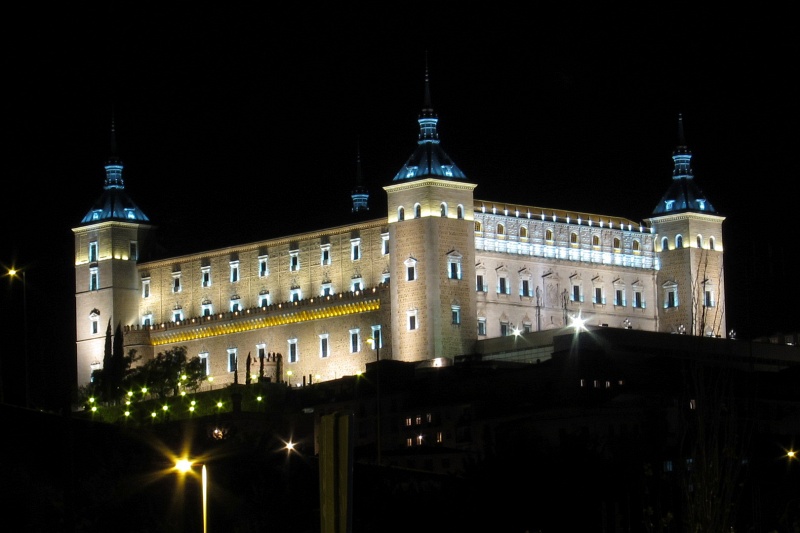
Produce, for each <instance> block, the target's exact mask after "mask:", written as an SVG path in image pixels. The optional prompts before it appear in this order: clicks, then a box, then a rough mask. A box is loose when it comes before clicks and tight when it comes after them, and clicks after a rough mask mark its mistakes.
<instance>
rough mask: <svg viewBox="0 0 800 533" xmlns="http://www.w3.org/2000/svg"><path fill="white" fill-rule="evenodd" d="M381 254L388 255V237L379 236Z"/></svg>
mask: <svg viewBox="0 0 800 533" xmlns="http://www.w3.org/2000/svg"><path fill="white" fill-rule="evenodd" d="M381 253H382V254H383V255H386V254H388V253H389V236H388V235H381Z"/></svg>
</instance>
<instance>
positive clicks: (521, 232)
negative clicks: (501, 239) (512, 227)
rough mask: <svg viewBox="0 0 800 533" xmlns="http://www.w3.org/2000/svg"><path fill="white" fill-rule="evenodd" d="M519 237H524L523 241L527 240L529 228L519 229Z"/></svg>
mask: <svg viewBox="0 0 800 533" xmlns="http://www.w3.org/2000/svg"><path fill="white" fill-rule="evenodd" d="M519 236H520V237H522V238H523V239H527V238H528V227H527V226H522V227H520V228H519Z"/></svg>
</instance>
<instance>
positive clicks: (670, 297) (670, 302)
mask: <svg viewBox="0 0 800 533" xmlns="http://www.w3.org/2000/svg"><path fill="white" fill-rule="evenodd" d="M675 305H676V304H675V291H669V292H667V307H675Z"/></svg>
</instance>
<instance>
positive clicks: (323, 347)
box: [319, 335, 328, 359]
mask: <svg viewBox="0 0 800 533" xmlns="http://www.w3.org/2000/svg"><path fill="white" fill-rule="evenodd" d="M319 356H320V357H322V358H323V359H324V358H325V357H328V336H327V335H321V336H320V338H319Z"/></svg>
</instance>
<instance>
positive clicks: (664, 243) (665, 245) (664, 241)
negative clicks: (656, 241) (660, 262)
mask: <svg viewBox="0 0 800 533" xmlns="http://www.w3.org/2000/svg"><path fill="white" fill-rule="evenodd" d="M667 250H669V239H668V238H666V237H664V238H663V239H661V251H662V252H666V251H667Z"/></svg>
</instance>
